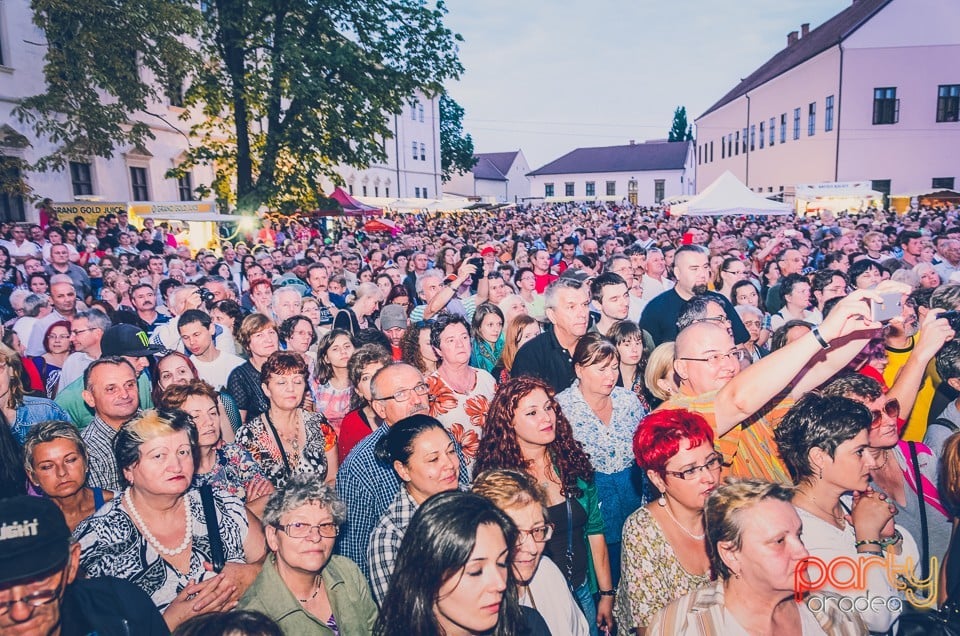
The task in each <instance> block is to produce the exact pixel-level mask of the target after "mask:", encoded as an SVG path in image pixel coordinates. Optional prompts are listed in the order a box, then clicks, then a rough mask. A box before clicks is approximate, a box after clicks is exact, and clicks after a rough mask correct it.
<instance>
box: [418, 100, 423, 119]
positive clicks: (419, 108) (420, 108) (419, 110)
mask: <svg viewBox="0 0 960 636" xmlns="http://www.w3.org/2000/svg"><path fill="white" fill-rule="evenodd" d="M417 115H419V116H420V121H421V122H423V104H417Z"/></svg>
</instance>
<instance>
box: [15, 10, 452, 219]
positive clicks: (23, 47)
mask: <svg viewBox="0 0 960 636" xmlns="http://www.w3.org/2000/svg"><path fill="white" fill-rule="evenodd" d="M45 42H46V36H45V34H44V33H43V31H42V30H41V29H39V28H38V27H37V26H36V25H35V24H34V23H33V21H32V12H31V10H30V3H29V2H26V0H22V1H16V2H10V1H3V0H0V156H10V157H17V158H20V159H22V160H24V161H26V162H27V163H33V162H35V161H36V160H37V159H39V158H40V157H43V156H45V155H48V154H50V152H51V151H52V150H53V149H54V148H53V146H52V145H51V143H50V142H49V140H47V139H41V138H37V137H36V136H35V135H34V134H33V132H32V131H31V130H30V128H29V126H26V125H22V124H20V123H19V122H18V121H17V120H16V119H15V118H14V117H13V116H12V112H13V110H14V108H15V107H16V106H17V104H18V103H19V102H20V100H22V99H23V98H25V97H28V96H31V95H36V94H39V93H42V92H43V91H44V89H45V84H44V77H43V66H44V55H45V53H46V46H45V45H43V46H37V45H36V43H45ZM171 100H172V102H176V101H177V98H176V96H173V97H172V98H171V99H168V100H166V101H165V102H164V103H159V104H151V105H150V108H149V110H150V111H151V112H154V113H157V114H159V115H160V117H154V116H151V115H147V114H146V113H136V114H134V115H132V116H131V119H132V120H135V121H140V122H143V123H145V124H147V125H148V126H149V127H150V131H151V132H152V133H153V135H154V139H153V140H148V141H147V142H146V144H145V146H144V147H143V148H118V149H116V151H115V154H114V156H113V157H112V158H111V159H104V158H101V157H86V158H80V159H78V160H76V161H72V162H70V164H69V166H68V167H67V168H66V169H65V170H64V171H63V172H45V173H43V172H30V173H28V174H26V175H24V176H25V180H26V182H27V184H28V185H29V186H30V187H31V188H32V194H33V195H34V196H36V197H38V198H41V199H42V198H47V197H49V198H51V199H53V200H54V201H55V202H70V201H75V200H78V199H80V200H83V199H93V200H99V201H109V202H134V201H164V202H167V201H191V200H194V199H195V198H197V197H196V192H195V190H196V188H197V187H198V186H201V185H203V186H209V185H210V184H211V183H212V182H213V180H214V177H215V175H214V170H213V168H212V167H211V166H198V167H195V168H194V169H193V170H192V171H191V172H190V174H188V176H187V177H185V178H184V179H180V180H177V179H168V178H166V176H165V175H166V172H167V171H168V170H169V169H171V168H174V167H176V166H178V165H179V164H180V163H181V162H182V161H183V160H184V158H185V151H186V150H187V148H188V139H187V133H188V131H189V130H190V127H191V125H192V123H193V122H190V121H187V122H181V121H179V117H180V115H181V114H182V113H183V109H182V108H179V107H178V106H176V105H175V103H172V102H171ZM438 103H439V100H438V99H436V98H435V99H427V98H426V97H425V96H423V95H418V96H417V97H416V99H415V100H414V101H412V102H411V104H410V105H408V106H407V107H406V108H405V109H404V112H403V113H400V114H397V115H389V116H388V119H389V121H390V122H391V129H392V130H393V133H394V138H393V139H387V140H385V141H384V148H385V151H386V153H387V156H388V158H387V160H386V161H385V162H384V163H382V164H376V165H372V166H370V167H369V168H367V169H364V170H357V169H354V168H351V167H347V166H342V167H341V168H340V169H339V171H338V172H339V174H340V176H341V177H342V178H343V180H344V182H345V183H346V186H347V188H348V189H349V191H350V192H351V193H352V194H355V195H358V196H363V195H365V194H366V195H368V196H371V197H373V196H384V197H393V198H399V197H417V198H431V197H437V198H438V197H439V195H440V191H441V188H440V185H441V184H440V119H439V111H438ZM161 117H162V119H161ZM325 186H327V192H329V191H330V190H331V189H332V184H329V183H328V184H325ZM0 220H6V221H27V222H36V221H37V220H38V212H37V210H36V208H35V207H34V205H32V204H31V202H30V201H28V200H26V199H25V198H24V197H18V196H11V195H6V194H3V193H0Z"/></svg>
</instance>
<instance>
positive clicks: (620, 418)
mask: <svg viewBox="0 0 960 636" xmlns="http://www.w3.org/2000/svg"><path fill="white" fill-rule="evenodd" d="M610 398H611V399H612V400H613V415H612V416H611V418H610V424H609V425H607V424H604V423H603V422H601V421H600V418H599V417H597V416H596V414H595V413H594V412H593V411H592V410H591V409H590V406H589V405H588V404H587V402H586V400H584V398H583V393H581V392H580V381H579V380H577V381H575V382H574V383H573V385H571V386H570V387H569V388H567V389H564V390H563V391H561V392H560V393H558V394H557V404H559V405H560V409H561V410H562V411H563V414H564V415H566V416H567V420H569V421H570V426H571V427H573V436H574V438H575V439H576V440H577V441H578V442H580V443H581V444H583V450H584V451H586V452H587V453H588V454H589V455H590V462H591V463H592V464H593V467H594V468H595V469H596V470H597V472H601V473H605V474H607V475H613V474H614V473H618V472H620V471H621V470H623V469H625V468H628V467H629V466H631V465H632V464H633V462H634V457H633V433H634V431H636V430H637V425H638V424H639V423H640V420H641V419H643V417H644V416H645V415H646V414H647V412H646V410H645V409H644V408H643V406H642V405H641V404H640V400H639V399H638V398H637V395H636V394H635V393H634V392H633V391H631V390H630V389H625V388H623V387H619V386H618V387H614V388H613V393H611V394H610Z"/></svg>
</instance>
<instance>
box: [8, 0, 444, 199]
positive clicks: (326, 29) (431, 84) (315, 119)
mask: <svg viewBox="0 0 960 636" xmlns="http://www.w3.org/2000/svg"><path fill="white" fill-rule="evenodd" d="M101 5H110V6H111V7H116V11H115V13H116V14H117V15H113V14H112V13H111V15H109V16H107V15H96V14H95V13H94V10H95V9H96V8H97V7H100V6H101ZM33 6H34V9H35V11H37V15H38V16H42V18H40V17H38V18H37V23H38V24H39V25H40V26H41V27H42V28H44V30H45V31H46V32H47V33H48V39H49V40H50V42H51V47H50V51H51V53H50V54H48V56H47V64H46V68H45V73H46V77H47V82H48V91H47V93H45V94H44V95H40V96H37V97H36V98H32V101H31V100H28V101H27V102H26V103H24V104H23V106H22V107H21V109H20V110H19V112H20V113H21V116H22V117H23V118H24V119H25V120H27V121H30V122H31V123H33V125H34V129H35V130H36V131H37V132H38V133H39V134H46V135H48V136H50V137H51V138H53V139H54V141H55V142H57V143H59V144H62V147H63V150H58V153H57V154H59V155H62V156H67V155H71V154H87V155H91V154H92V155H98V156H110V155H111V153H112V152H113V149H114V148H115V147H117V146H119V145H128V146H129V145H137V144H138V142H139V143H140V144H142V143H143V141H144V140H145V139H146V138H148V137H149V136H150V132H149V129H148V128H147V127H146V126H145V125H141V124H138V123H136V122H131V120H130V118H129V117H130V114H131V113H137V112H150V110H149V109H150V105H151V103H154V102H156V101H159V100H157V98H158V92H159V91H160V90H162V89H160V88H157V87H163V86H179V85H184V84H185V85H186V86H187V89H186V92H185V95H184V106H185V111H184V113H183V115H182V117H181V118H182V120H183V122H191V125H190V126H189V129H188V130H187V131H185V134H187V136H188V137H189V138H190V139H191V140H192V144H191V146H190V148H189V149H188V150H187V152H186V158H185V160H184V161H183V162H182V163H181V164H180V165H179V166H177V167H176V168H174V169H172V170H170V171H169V172H168V173H167V176H168V177H170V178H176V177H179V176H181V175H182V174H184V173H185V172H186V171H188V170H190V169H191V168H192V167H194V166H196V165H201V164H206V165H213V166H214V167H215V170H216V175H217V177H216V180H215V181H214V183H212V184H210V190H212V191H213V192H215V193H216V194H217V196H218V197H219V198H221V199H227V200H229V201H231V202H236V203H237V205H238V207H239V208H240V209H241V210H250V209H255V208H256V207H258V206H259V205H261V204H264V203H267V204H270V205H275V206H282V207H284V208H289V207H290V206H291V205H294V204H296V205H304V206H309V205H312V204H315V203H316V202H317V201H319V197H320V196H321V194H320V192H321V188H320V180H321V178H322V177H327V178H330V179H331V180H333V181H335V182H339V177H338V176H337V175H336V172H335V168H336V166H337V165H339V164H347V165H352V166H356V167H364V166H367V165H369V164H370V163H374V162H377V161H383V160H385V159H386V151H385V148H386V140H387V139H389V138H391V137H392V132H391V128H390V120H391V118H390V117H388V114H389V113H398V112H400V111H401V110H402V109H403V107H404V106H405V105H406V104H408V103H409V102H410V100H411V98H412V97H413V96H414V95H415V94H416V93H417V92H418V91H419V92H423V93H424V94H426V95H428V96H433V95H437V94H439V93H441V91H442V84H443V82H444V81H446V80H447V79H452V78H458V77H459V76H460V73H461V72H462V71H463V68H462V66H461V65H460V62H459V60H458V50H457V42H459V41H460V40H461V38H460V36H459V35H457V34H454V33H453V32H451V31H450V30H449V29H447V28H446V27H445V26H444V24H443V20H444V17H445V15H446V13H447V9H446V7H445V6H444V4H443V3H442V1H438V2H437V4H436V5H435V6H430V5H428V4H426V3H424V2H421V1H420V0H350V1H348V0H328V1H327V2H322V3H321V2H316V1H315V0H206V1H205V2H201V3H200V4H199V6H200V7H201V8H200V9H198V8H196V7H197V6H198V5H196V4H195V3H194V2H193V0H124V2H111V3H105V2H103V0H33ZM92 14H93V15H92ZM128 14H129V15H134V16H138V19H137V20H133V19H132V18H129V15H128ZM144 23H147V24H144ZM144 30H145V31H146V32H145V33H144ZM51 33H53V34H55V35H56V36H57V37H55V38H51V37H50V34H51ZM70 34H73V36H80V37H82V38H83V39H84V40H85V44H84V45H74V44H72V41H71V39H70V37H67V36H69V35H70ZM61 39H62V40H63V41H65V42H68V43H69V44H68V46H70V47H71V50H72V53H71V54H69V55H68V54H61V53H60V52H59V51H60V50H61V48H62V47H60V45H57V46H53V43H54V42H59V41H60V40H61ZM184 42H192V43H194V44H193V45H192V46H190V47H187V46H186V45H185V44H184ZM134 60H137V61H139V62H140V64H141V66H142V67H143V71H144V72H138V69H137V67H136V65H135V64H134V63H133V61H134ZM154 80H155V81H154ZM76 92H79V93H80V94H81V95H82V96H83V97H84V99H83V103H82V104H79V103H78V104H76V105H74V102H79V100H78V99H77V98H75V97H74V93H76ZM94 97H98V98H100V99H99V100H98V99H94ZM183 126H184V127H186V124H183ZM63 165H64V163H63V159H62V158H61V159H59V161H52V160H47V163H45V164H43V165H42V166H40V167H62V166H63Z"/></svg>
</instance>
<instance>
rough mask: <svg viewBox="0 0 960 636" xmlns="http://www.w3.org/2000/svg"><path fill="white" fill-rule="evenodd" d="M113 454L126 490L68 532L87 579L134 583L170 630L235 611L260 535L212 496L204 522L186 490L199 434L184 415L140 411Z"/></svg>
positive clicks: (252, 521) (194, 495)
mask: <svg viewBox="0 0 960 636" xmlns="http://www.w3.org/2000/svg"><path fill="white" fill-rule="evenodd" d="M114 448H115V451H116V459H117V469H118V472H119V473H120V474H121V475H122V478H121V481H122V483H123V485H124V486H125V488H126V489H125V490H124V491H123V493H122V494H121V495H120V496H119V497H116V498H114V499H113V500H112V501H110V502H108V503H107V504H106V505H104V506H103V507H102V508H100V509H99V510H98V511H97V512H96V513H95V514H94V515H93V516H91V517H90V518H88V519H87V520H85V521H84V522H82V523H81V524H80V525H79V526H78V527H77V529H76V531H75V532H74V537H75V538H76V539H77V541H78V543H79V544H80V547H81V554H80V565H81V566H82V568H83V570H84V572H85V573H86V574H87V576H90V577H97V576H115V577H117V578H122V579H126V580H128V581H130V582H131V583H134V584H136V585H138V586H139V587H140V588H142V589H143V590H144V591H145V592H146V593H147V594H148V595H150V597H151V598H152V599H153V602H154V603H156V605H157V607H158V608H159V609H160V611H161V612H163V615H164V619H165V620H166V622H167V625H168V626H169V627H170V628H171V629H174V628H176V627H177V626H178V625H180V624H181V623H182V622H184V621H185V620H187V619H189V618H191V617H193V616H196V615H198V614H203V613H206V612H219V611H226V610H230V609H233V608H234V607H235V606H236V603H237V600H238V599H239V597H240V595H241V594H243V592H244V591H245V590H246V588H247V587H249V585H250V583H252V581H253V579H254V578H256V576H257V574H258V572H259V570H260V566H259V565H258V563H259V562H260V561H262V559H263V557H264V554H265V547H264V537H263V528H262V527H261V525H260V523H259V522H258V521H257V519H256V517H254V516H253V515H250V514H248V513H247V511H246V509H245V508H244V506H243V503H242V502H241V501H240V499H238V498H236V497H233V496H230V495H227V494H224V493H220V492H216V493H215V492H213V491H210V495H211V496H210V498H209V500H208V501H209V506H210V508H211V509H212V511H213V513H214V515H211V519H212V516H215V517H216V522H215V525H214V524H213V523H212V522H208V519H207V514H206V510H205V505H204V502H203V497H202V496H201V494H200V493H199V492H198V491H196V490H189V488H190V482H191V480H192V479H193V473H194V469H195V460H196V456H197V432H196V429H195V428H194V427H193V424H192V423H191V422H190V419H189V418H188V416H187V415H186V414H184V413H182V412H179V411H177V412H175V413H173V414H161V413H159V412H157V411H145V412H144V413H143V415H142V416H140V417H138V418H136V419H134V420H131V421H130V422H128V423H127V424H125V425H124V426H123V428H121V429H120V432H119V433H118V434H117V439H116V441H115V444H114ZM211 537H214V539H213V540H211ZM217 538H219V544H220V545H219V547H218V546H217V545H216V543H217V541H216V539H217ZM221 556H222V560H223V565H222V566H220V568H219V569H220V572H215V571H214V569H215V567H214V563H216V562H217V561H219V560H220V557H221ZM218 565H219V563H218Z"/></svg>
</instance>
